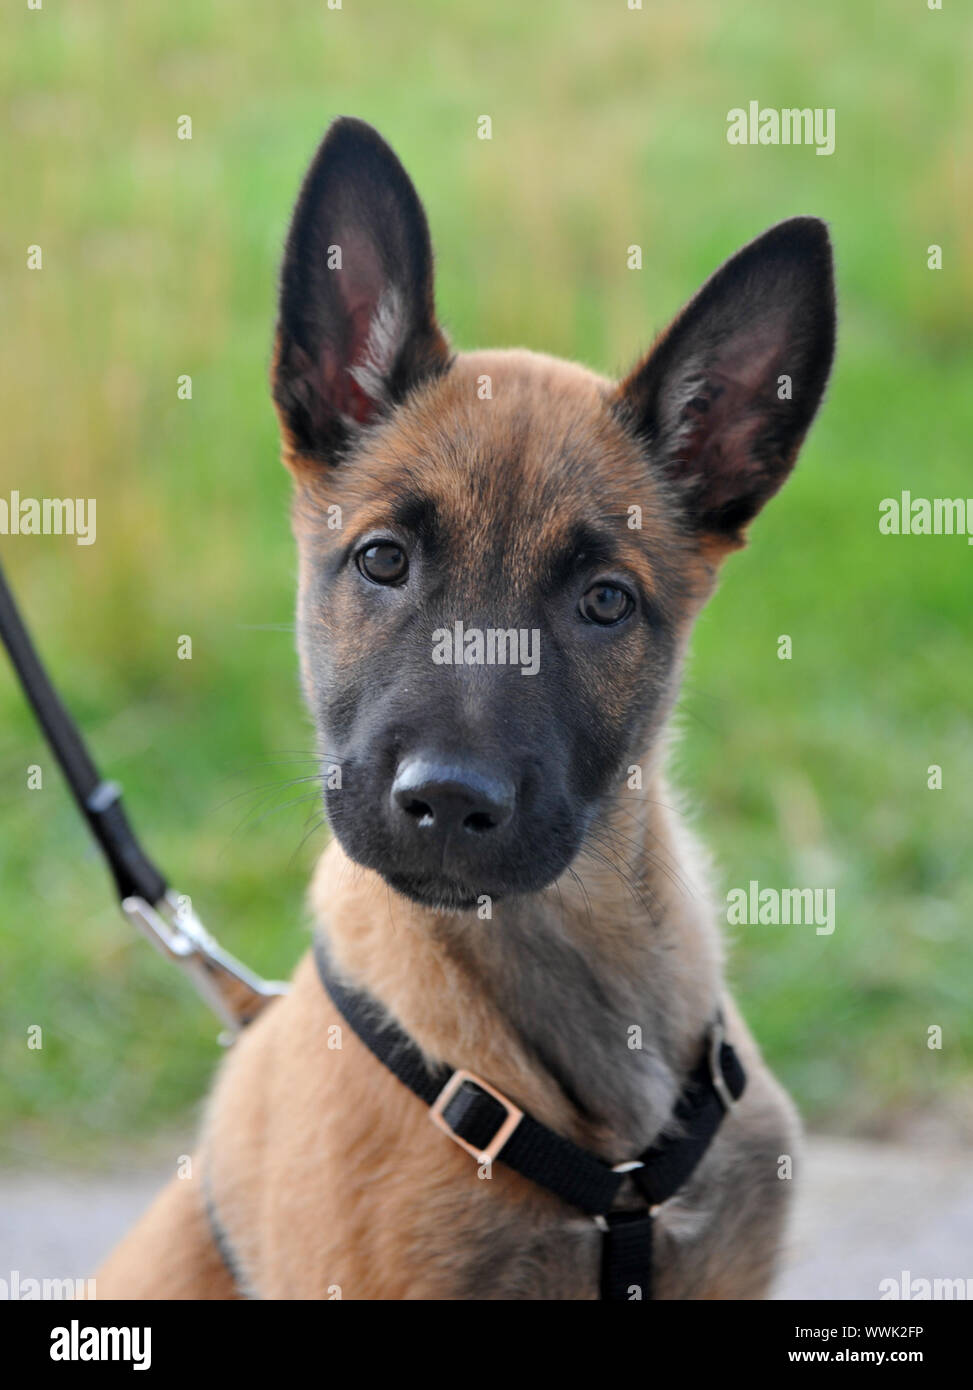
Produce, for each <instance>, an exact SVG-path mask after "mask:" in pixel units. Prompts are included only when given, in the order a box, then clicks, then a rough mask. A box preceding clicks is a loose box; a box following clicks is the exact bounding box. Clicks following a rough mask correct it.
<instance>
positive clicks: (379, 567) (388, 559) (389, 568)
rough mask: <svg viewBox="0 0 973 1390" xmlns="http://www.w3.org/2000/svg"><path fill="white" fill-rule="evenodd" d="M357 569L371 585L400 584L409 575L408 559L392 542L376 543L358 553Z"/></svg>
mask: <svg viewBox="0 0 973 1390" xmlns="http://www.w3.org/2000/svg"><path fill="white" fill-rule="evenodd" d="M358 568H359V569H360V570H361V572H362V574H363V575H364V576H365V578H366V579H370V580H371V581H372V583H373V584H401V583H402V582H403V581H404V580H405V577H406V575H407V574H408V573H409V558H408V556H407V555H406V553H405V551H404V550H403V549H402V547H401V546H399V545H395V544H394V543H393V542H392V541H378V542H377V543H376V544H374V545H367V546H366V547H365V549H364V550H360V551H359V552H358Z"/></svg>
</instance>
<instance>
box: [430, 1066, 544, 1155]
mask: <svg viewBox="0 0 973 1390" xmlns="http://www.w3.org/2000/svg"><path fill="white" fill-rule="evenodd" d="M463 1086H475V1087H476V1088H477V1089H478V1090H480V1091H485V1092H486V1094H487V1095H488V1096H492V1097H493V1099H494V1100H495V1101H497V1102H499V1104H500V1105H502V1106H503V1108H504V1110H505V1111H506V1118H505V1119H504V1120H502V1121H501V1122H500V1126H499V1128H498V1129H497V1131H496V1133H495V1134H494V1136H493V1138H492V1139H491V1140H490V1142H489V1144H486V1145H485V1146H483V1145H481V1146H479V1147H477V1146H476V1145H475V1144H470V1143H468V1142H467V1140H465V1139H464V1138H463V1137H462V1136H461V1135H459V1134H457V1133H456V1131H455V1130H454V1129H453V1127H452V1126H451V1125H450V1123H449V1121H448V1120H447V1119H446V1114H445V1111H446V1107H447V1105H449V1102H450V1101H451V1100H452V1099H453V1097H454V1096H455V1095H456V1094H457V1093H458V1091H459V1090H460V1088H461V1087H463ZM429 1118H430V1120H432V1122H433V1124H434V1125H435V1126H436V1128H437V1129H441V1130H442V1132H443V1133H444V1134H448V1135H449V1137H450V1139H452V1141H453V1143H454V1144H458V1145H459V1146H460V1148H461V1149H465V1150H466V1152H467V1153H468V1154H469V1155H470V1156H471V1157H472V1158H475V1159H476V1160H477V1162H479V1163H483V1162H488V1163H492V1162H493V1160H494V1159H495V1158H496V1157H497V1156H498V1155H499V1153H500V1151H501V1149H502V1148H503V1146H504V1145H505V1144H506V1142H507V1140H508V1139H509V1138H510V1136H511V1135H512V1134H513V1132H514V1130H515V1129H516V1128H517V1126H518V1125H519V1124H520V1122H521V1120H522V1119H523V1118H524V1112H523V1111H522V1110H520V1109H518V1108H517V1106H516V1105H514V1103H513V1101H510V1100H508V1099H507V1097H506V1096H505V1095H503V1094H502V1093H501V1092H500V1091H498V1090H496V1088H495V1087H493V1086H491V1085H490V1084H489V1082H487V1081H484V1080H483V1078H482V1077H481V1076H476V1075H475V1074H474V1073H473V1072H471V1071H463V1070H462V1069H460V1070H457V1071H454V1072H453V1074H452V1076H451V1077H450V1078H449V1080H448V1081H447V1082H446V1085H445V1086H444V1087H443V1089H442V1090H441V1091H440V1092H439V1095H438V1096H437V1097H436V1099H435V1100H434V1101H433V1103H432V1106H431V1107H430V1109H429Z"/></svg>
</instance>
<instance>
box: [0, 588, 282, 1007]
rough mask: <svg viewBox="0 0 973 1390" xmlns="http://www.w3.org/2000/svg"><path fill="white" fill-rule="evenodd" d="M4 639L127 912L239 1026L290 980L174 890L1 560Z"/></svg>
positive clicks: (0, 607) (0, 620)
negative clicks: (242, 956)
mask: <svg viewBox="0 0 973 1390" xmlns="http://www.w3.org/2000/svg"><path fill="white" fill-rule="evenodd" d="M0 638H2V639H3V643H4V646H5V647H6V648H7V651H8V653H9V655H10V660H11V661H12V662H13V667H14V670H15V671H16V672H17V675H18V676H19V678H20V683H21V686H22V687H23V691H24V695H25V696H26V697H27V701H28V703H29V704H30V706H31V708H32V710H33V711H34V714H35V715H36V716H37V722H38V723H39V724H40V726H41V728H42V729H43V731H44V734H45V736H46V738H47V741H48V743H49V744H50V746H51V749H52V750H53V752H54V755H55V757H56V758H57V761H58V763H59V764H60V767H61V771H62V772H63V773H64V777H65V780H66V781H67V784H68V787H69V788H70V790H71V795H72V796H73V797H74V799H75V801H76V802H77V804H78V806H79V808H80V810H81V813H82V814H83V816H84V818H85V820H86V821H87V822H88V825H89V826H90V827H91V831H92V833H93V835H94V837H95V839H96V840H97V842H98V844H99V846H100V848H101V851H102V854H103V855H104V857H105V859H106V861H107V863H108V867H109V869H110V870H111V873H112V875H113V877H114V879H115V887H116V889H117V891H118V897H119V900H120V902H121V906H122V911H123V912H124V914H125V916H126V917H127V918H128V919H129V921H130V922H132V923H133V924H134V925H135V926H137V927H138V928H139V930H140V931H141V932H142V933H143V935H145V936H146V937H148V939H149V940H150V941H151V942H152V944H153V945H154V946H155V947H156V948H157V949H158V950H160V951H161V952H162V954H163V955H165V956H166V957H167V958H168V959H169V960H172V961H174V962H175V963H176V964H178V965H180V966H181V967H182V968H183V969H184V970H185V971H186V973H187V974H188V975H189V976H190V978H191V979H192V981H193V983H194V984H195V986H196V988H197V989H198V990H199V992H200V994H202V996H203V998H204V999H205V1000H206V1002H207V1003H208V1004H209V1005H210V1007H211V1008H212V1009H214V1011H215V1012H216V1013H217V1014H219V1016H220V1018H221V1019H222V1020H223V1022H224V1023H226V1024H227V1025H228V1026H229V1028H230V1029H231V1030H233V1031H234V1032H236V1031H237V1030H239V1029H240V1028H241V1027H243V1026H244V1025H245V1024H247V1023H249V1022H250V1021H251V1019H253V1018H255V1017H256V1016H257V1014H258V1013H259V1012H260V1010H261V1009H262V1008H263V1007H264V1005H265V1004H267V1003H269V1001H270V1000H271V999H272V998H274V997H276V996H277V995H279V994H282V993H283V992H284V991H285V989H286V986H284V985H281V984H278V983H276V982H274V981H266V980H261V979H260V978H259V976H256V975H254V974H252V972H251V971H249V970H247V969H246V967H245V966H243V965H241V964H240V962H239V961H237V960H235V959H234V957H233V956H231V955H230V954H229V953H228V952H226V951H224V950H223V949H222V947H220V946H219V945H218V944H217V942H216V941H214V940H213V938H212V937H211V936H210V935H209V933H208V932H207V931H206V930H205V928H204V927H203V926H202V924H201V923H200V921H199V919H198V918H197V917H196V915H195V914H194V913H193V911H192V908H191V907H190V906H189V900H188V898H185V897H184V896H182V895H179V894H176V893H173V892H172V891H171V890H170V889H169V886H168V884H167V883H166V880H165V878H164V877H163V876H162V874H161V873H160V872H159V870H158V869H157V868H156V866H155V865H154V864H153V863H152V860H151V859H150V858H149V857H148V855H147V854H146V853H145V851H144V850H143V848H142V846H141V845H140V844H139V841H138V839H137V838H136V835H135V832H134V831H133V829H132V827H131V825H130V824H129V821H128V817H127V816H126V814H125V810H124V808H123V806H122V789H121V787H120V786H119V785H118V783H117V782H106V781H105V780H104V779H103V778H102V777H101V776H100V775H99V773H98V769H97V768H96V767H95V764H94V762H93V761H92V759H91V756H90V754H89V753H88V750H87V748H86V747H85V745H84V742H83V740H82V738H81V735H80V733H79V732H78V729H77V726H76V725H75V723H74V721H73V720H72V718H71V716H70V715H69V714H68V712H67V710H66V709H65V708H64V705H63V704H62V703H61V701H60V699H59V697H58V694H57V691H56V690H55V689H54V686H53V685H52V684H51V681H50V679H49V677H48V675H47V672H46V671H45V669H44V666H43V664H42V662H41V659H40V657H39V656H38V655H37V652H36V650H35V648H34V644H33V643H32V642H31V640H30V635H29V633H28V631H27V628H26V626H25V625H24V621H23V619H22V618H21V616H20V612H19V610H18V608H17V605H16V603H15V602H14V596H13V594H12V593H11V592H10V588H9V586H8V584H7V581H6V579H5V578H4V573H3V567H2V566H0Z"/></svg>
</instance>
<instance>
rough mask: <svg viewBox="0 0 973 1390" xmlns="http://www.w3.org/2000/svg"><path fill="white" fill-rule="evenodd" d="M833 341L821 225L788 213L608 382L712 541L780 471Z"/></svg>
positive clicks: (827, 253)
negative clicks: (626, 370)
mask: <svg viewBox="0 0 973 1390" xmlns="http://www.w3.org/2000/svg"><path fill="white" fill-rule="evenodd" d="M834 341H835V299H834V271H833V264H832V257H831V245H830V242H829V240H828V233H827V229H826V228H825V225H824V223H823V222H820V221H818V220H817V218H813V217H795V218H793V219H791V220H790V221H788V222H781V223H780V224H779V225H778V226H776V227H772V228H771V229H770V231H768V232H765V233H764V235H763V236H761V237H758V238H757V239H756V241H752V242H751V243H750V244H749V246H745V247H744V248H743V250H742V251H739V252H738V253H737V254H736V255H735V256H733V257H732V258H731V259H730V260H729V261H727V262H726V264H725V265H723V266H722V267H721V269H719V270H718V271H717V272H716V274H715V275H714V276H712V278H711V279H710V280H708V281H707V282H706V284H705V285H704V286H703V288H702V289H701V290H700V291H699V293H698V294H697V295H696V297H695V299H693V300H691V301H690V303H689V304H688V305H687V307H686V308H685V309H684V310H683V312H682V313H681V314H680V315H679V317H678V318H677V319H676V320H675V322H674V323H673V324H672V326H671V327H670V328H669V329H668V331H667V332H666V333H665V334H664V335H663V337H662V338H661V339H660V341H659V342H658V343H657V344H656V346H655V347H654V348H653V349H652V351H651V352H650V353H649V355H648V357H646V358H645V360H644V361H643V362H641V363H640V364H639V366H638V367H636V369H635V371H634V372H632V374H631V375H630V376H629V377H628V378H627V379H626V380H625V381H624V382H623V383H622V385H621V386H620V387H619V389H618V394H617V397H616V402H617V404H618V407H619V408H620V410H621V412H622V414H623V416H624V417H625V418H627V420H628V422H629V423H630V425H631V426H632V427H634V429H635V430H636V432H637V433H638V434H639V436H640V437H641V438H643V439H644V440H645V441H646V443H647V445H648V448H649V453H650V457H651V458H652V459H653V460H654V462H655V463H656V465H657V467H659V468H661V470H662V471H663V474H664V475H665V476H666V477H667V478H668V479H669V480H670V481H671V482H672V483H673V484H674V485H675V487H676V488H677V490H678V494H679V496H680V498H681V502H682V508H683V512H684V515H685V517H686V520H687V521H688V523H689V525H690V527H691V528H692V529H693V530H694V531H695V532H696V533H697V534H698V535H699V536H700V537H703V538H706V539H707V540H708V542H709V543H710V544H711V545H715V547H716V548H717V550H719V549H726V550H729V549H734V548H735V547H737V546H739V545H742V544H743V534H742V533H743V529H744V528H745V527H746V525H747V523H748V522H749V521H750V520H751V519H752V518H753V517H754V516H755V515H756V513H757V512H758V511H759V510H760V508H761V507H762V506H763V504H764V503H765V502H766V501H767V499H768V498H770V497H772V496H773V494H774V493H775V492H776V491H777V489H778V488H779V487H780V485H781V484H782V483H783V481H784V479H785V478H786V477H787V475H788V473H789V472H790V470H791V468H792V466H793V464H794V460H795V458H796V457H797V451H798V449H799V448H800V445H801V441H802V439H803V438H804V435H805V433H806V432H807V429H808V426H809V425H810V423H811V421H812V419H813V418H814V413H815V411H816V410H817V408H818V405H819V403H820V401H821V397H822V395H823V393H824V388H825V384H826V382H827V380H828V373H829V371H830V369H831V361H832V358H833V356H834Z"/></svg>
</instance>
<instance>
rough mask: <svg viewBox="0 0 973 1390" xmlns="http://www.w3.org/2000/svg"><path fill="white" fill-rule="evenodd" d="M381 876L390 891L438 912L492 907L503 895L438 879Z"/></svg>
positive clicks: (451, 880)
mask: <svg viewBox="0 0 973 1390" xmlns="http://www.w3.org/2000/svg"><path fill="white" fill-rule="evenodd" d="M382 877H383V878H384V879H385V881H386V883H387V884H388V885H389V887H390V888H394V889H395V891H396V892H397V893H401V894H402V895H403V897H406V898H411V899H412V901H413V902H415V903H419V904H420V906H422V907H426V908H431V909H432V910H433V911H438V912H472V911H473V910H474V909H475V908H480V907H482V906H483V905H484V904H485V903H487V904H490V905H492V904H494V903H497V902H499V901H500V899H501V897H502V896H503V894H502V893H497V892H488V891H487V890H485V889H479V890H478V889H473V888H471V887H470V886H469V885H468V884H465V883H460V882H458V881H456V880H454V879H449V878H443V877H440V876H436V877H423V876H421V875H417V874H400V873H383V874H382Z"/></svg>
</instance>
